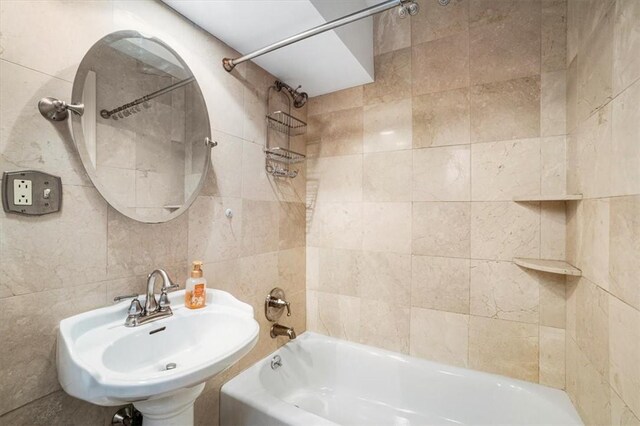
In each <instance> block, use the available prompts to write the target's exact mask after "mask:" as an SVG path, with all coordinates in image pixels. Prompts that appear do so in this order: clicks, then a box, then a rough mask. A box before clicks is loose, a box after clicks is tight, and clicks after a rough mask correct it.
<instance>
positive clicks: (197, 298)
mask: <svg viewBox="0 0 640 426" xmlns="http://www.w3.org/2000/svg"><path fill="white" fill-rule="evenodd" d="M206 302H207V280H205V279H204V278H203V277H202V262H200V261H198V260H196V261H195V262H193V264H192V267H191V278H188V279H187V282H186V284H185V293H184V305H185V306H186V307H187V308H189V309H199V308H204V305H205V304H206Z"/></svg>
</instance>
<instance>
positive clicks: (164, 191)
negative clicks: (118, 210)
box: [107, 170, 185, 215]
mask: <svg viewBox="0 0 640 426" xmlns="http://www.w3.org/2000/svg"><path fill="white" fill-rule="evenodd" d="M184 189H185V184H184V182H183V181H182V179H180V180H178V179H176V177H175V175H174V174H173V173H172V172H166V173H164V172H154V171H148V170H136V171H135V194H136V207H137V208H138V209H145V208H148V209H161V208H164V206H166V205H174V204H182V200H184V199H185V194H184ZM107 191H108V190H107ZM164 214H165V213H164V212H162V213H160V215H164Z"/></svg>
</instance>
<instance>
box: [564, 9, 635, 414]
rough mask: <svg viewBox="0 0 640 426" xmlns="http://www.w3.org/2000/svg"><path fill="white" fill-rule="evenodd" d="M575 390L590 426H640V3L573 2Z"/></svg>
mask: <svg viewBox="0 0 640 426" xmlns="http://www.w3.org/2000/svg"><path fill="white" fill-rule="evenodd" d="M568 12H569V13H568V29H567V36H568V37H567V39H568V49H567V63H568V64H570V65H569V73H568V80H567V117H568V118H570V119H569V126H568V129H567V130H568V131H569V136H568V144H567V171H568V173H567V185H568V188H569V190H570V191H572V192H581V193H583V194H584V195H585V200H583V201H582V202H580V203H571V205H570V208H569V210H568V222H567V223H568V233H567V246H566V251H567V256H568V258H569V259H570V261H571V262H572V263H574V264H575V265H577V266H578V267H579V268H581V269H582V271H583V276H582V277H581V278H579V279H571V280H569V282H568V290H567V347H566V349H567V350H566V369H567V390H568V392H569V396H570V397H571V399H572V400H573V401H574V403H575V404H576V406H577V407H578V411H579V412H580V414H581V416H582V418H583V420H584V421H585V423H587V424H589V425H603V424H607V425H609V424H614V425H638V424H640V420H639V419H640V266H639V262H638V260H639V259H640V143H639V140H638V135H639V134H640V109H639V108H638V105H639V103H640V81H639V79H640V62H639V61H638V58H640V2H638V1H635V0H617V1H616V0H607V1H604V0H598V1H587V0H584V1H582V0H578V1H576V0H569V2H568Z"/></svg>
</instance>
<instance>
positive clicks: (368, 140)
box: [363, 99, 412, 152]
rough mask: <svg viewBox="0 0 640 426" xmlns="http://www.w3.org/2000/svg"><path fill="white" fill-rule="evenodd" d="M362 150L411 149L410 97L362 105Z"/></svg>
mask: <svg viewBox="0 0 640 426" xmlns="http://www.w3.org/2000/svg"><path fill="white" fill-rule="evenodd" d="M363 128H364V136H363V137H364V152H379V151H397V150H401V149H411V138H412V136H411V131H412V129H411V99H401V100H397V101H389V102H383V103H379V104H375V105H368V106H365V107H364V120H363Z"/></svg>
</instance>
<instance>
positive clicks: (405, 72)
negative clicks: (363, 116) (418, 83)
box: [363, 48, 411, 105]
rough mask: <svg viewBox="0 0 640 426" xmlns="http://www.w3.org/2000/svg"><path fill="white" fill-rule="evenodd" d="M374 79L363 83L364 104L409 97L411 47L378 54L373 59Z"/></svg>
mask: <svg viewBox="0 0 640 426" xmlns="http://www.w3.org/2000/svg"><path fill="white" fill-rule="evenodd" d="M373 63H374V69H375V81H374V82H373V83H370V84H365V85H364V87H363V90H364V103H365V105H371V104H376V103H380V102H389V101H395V100H398V99H404V98H408V97H411V49H410V48H406V49H400V50H394V51H392V52H388V53H384V54H382V55H378V56H376V57H375V58H374V60H373Z"/></svg>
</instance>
